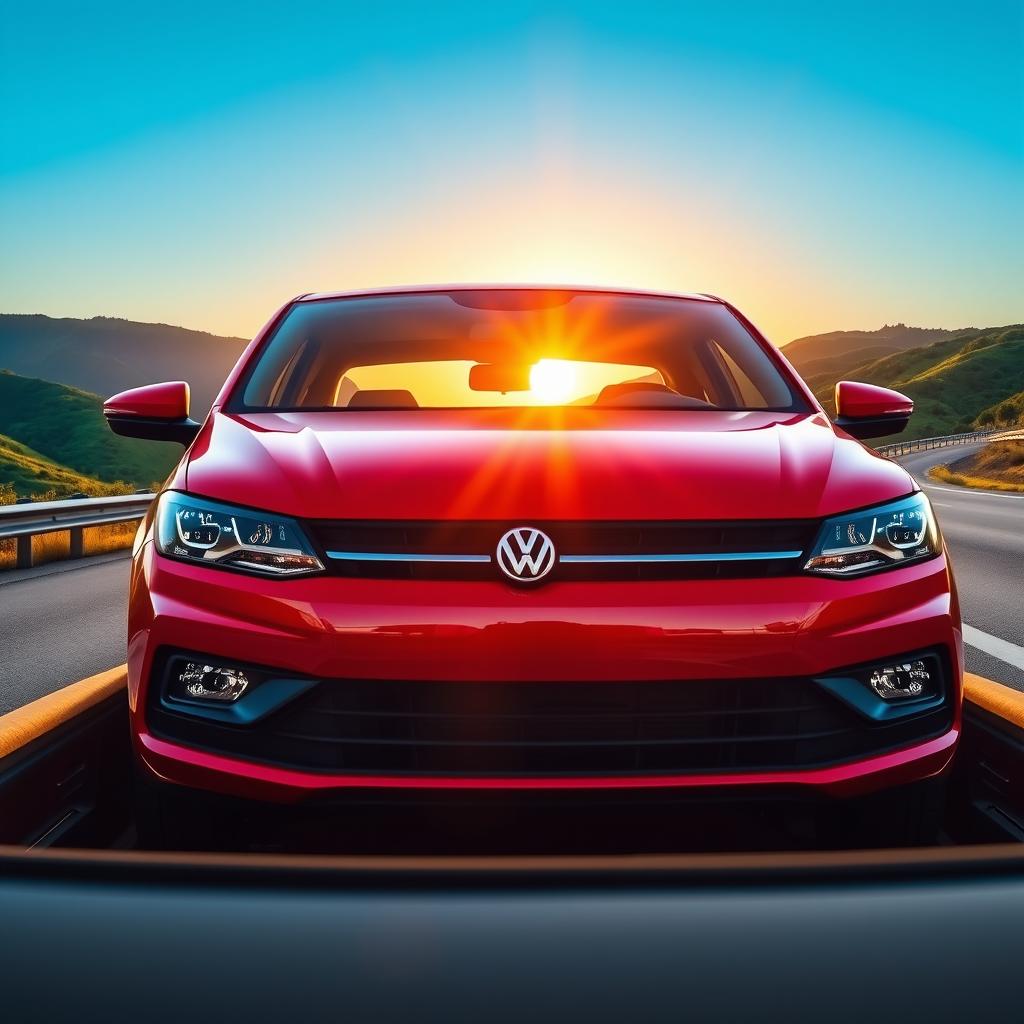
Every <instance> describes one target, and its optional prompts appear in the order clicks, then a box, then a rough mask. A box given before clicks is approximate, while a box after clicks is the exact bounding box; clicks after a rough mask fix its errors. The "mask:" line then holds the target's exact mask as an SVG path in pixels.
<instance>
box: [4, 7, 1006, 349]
mask: <svg viewBox="0 0 1024 1024" xmlns="http://www.w3.org/2000/svg"><path fill="white" fill-rule="evenodd" d="M214 8H215V9H214ZM823 12H827V13H823ZM965 15H966V16H965ZM0 34H2V44H0V45H2V52H0V111H2V113H0V117H2V118H3V131H2V141H0V148H2V152H0V218H2V220H0V229H2V235H3V246H2V250H0V252H2V255H0V260H2V266H0V271H2V272H0V311H3V312H33V313H34V312H39V313H47V314H50V315H54V316H93V315H96V314H104V315H111V316H121V317H127V318H129V319H134V320H145V321H162V322H167V323H174V324H183V325H185V326H188V327H196V328H201V329H204V330H210V331H214V332H217V333H224V334H239V335H243V336H248V335H251V334H252V333H253V332H254V331H255V330H256V329H257V328H258V327H259V325H260V324H261V323H262V321H263V320H264V319H265V318H266V317H267V316H268V315H269V314H270V313H271V312H272V311H273V309H274V308H275V307H276V306H277V305H279V304H280V303H281V302H282V301H284V300H285V299H287V298H289V297H290V296H292V295H294V294H297V293H300V292H308V291H316V290H324V289H335V288H357V287H362V286H376V285H390V284H399V283H420V282H437V281H524V282H526V281H530V282H533V281H535V282H547V281H554V282H563V283H573V282H587V283H595V284H622V285H630V286H638V287H651V288H659V289H669V290H674V291H710V292H716V293H719V294H722V295H725V296H727V297H729V298H731V299H732V300H734V301H735V302H736V303H738V304H739V305H740V306H741V308H743V309H744V310H745V311H746V312H748V313H749V315H750V316H751V317H752V319H754V320H755V321H756V322H757V323H758V324H759V325H760V326H761V327H762V328H764V329H765V330H766V332H767V333H768V334H769V336H770V337H771V338H772V339H773V340H775V341H776V342H779V343H782V342H785V341H788V340H790V339H791V338H793V337H796V336H798V335H802V334H809V333H816V332H819V331H825V330H832V329H842V328H874V327H878V326H880V325H881V324H883V323H885V322H894V321H904V322H907V323H913V324H919V325H923V326H943V327H960V326H987V325H997V324H1004V323H1010V322H1016V321H1020V320H1024V302H1022V301H1021V298H1022V296H1024V113H1022V111H1024V71H1022V61H1021V60H1020V54H1021V52H1022V47H1024V5H1022V4H1021V3H1020V2H1019V0H1011V2H1007V3H988V2H984V0H983V2H976V3H973V4H971V5H969V7H965V5H963V4H946V3H942V2H933V3H904V4H898V5H897V4H878V5H873V4H870V3H858V4H844V3H836V4H827V5H826V4H821V3H817V2H816V3H807V4H789V5H783V6H782V7H781V8H780V7H778V6H777V5H769V4H750V5H744V4H742V3H734V4H709V3H701V4H694V5H687V4H678V5H670V4H668V3H649V4H648V3H642V2H630V3H617V4H604V3H597V2H593V3H578V4H560V3H552V2H547V3H519V4H508V5H503V4H481V3H479V2H477V3H471V4H452V3H449V4H443V3H439V4H433V5H426V4H403V3H380V4H358V5H356V4H353V5H351V7H350V8H349V7H348V6H347V5H345V4H341V3H333V4H322V5H318V4H302V3H294V4H282V3H277V4H272V5H262V4H260V3H256V2H250V3H246V4H244V5H238V6H237V7H235V8H234V9H232V7H231V5H227V4H216V5H209V4H194V5H193V4H189V3H179V4H175V5H162V4H161V5H135V4H119V3H117V2H109V3H106V4H103V5H83V4H73V5H72V4H68V5H67V6H66V8H61V5H59V4H57V5H53V4H19V5H13V4H6V5H5V9H4V17H3V27H2V29H0Z"/></svg>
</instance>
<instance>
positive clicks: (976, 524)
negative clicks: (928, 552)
mask: <svg viewBox="0 0 1024 1024" xmlns="http://www.w3.org/2000/svg"><path fill="white" fill-rule="evenodd" d="M977 447H978V446H976V445H974V446H964V447H962V448H944V449H939V450H936V451H931V452H922V453H919V454H917V455H910V456H906V457H905V458H903V459H902V460H901V461H902V462H903V463H904V465H905V466H906V467H907V468H908V469H909V470H910V471H911V472H912V473H913V474H914V475H915V476H916V477H917V479H918V480H919V481H920V482H921V485H922V486H923V487H924V488H925V490H926V491H927V492H928V495H929V497H930V498H931V500H932V502H933V504H934V505H935V510H936V512H937V514H938V517H939V522H940V524H941V526H942V530H943V533H944V534H945V537H946V541H947V543H948V545H949V548H950V552H951V555H952V559H953V566H954V569H955V572H956V577H957V582H958V584H959V588H960V598H961V604H962V606H963V615H964V622H965V625H966V630H965V632H966V639H967V641H968V647H967V668H968V669H969V670H970V671H972V672H977V673H978V674H980V675H983V676H987V677H988V678H989V679H996V680H998V681H1000V682H1003V683H1006V684H1008V685H1009V686H1012V687H1014V688H1015V689H1017V690H1021V691H1024V494H1021V495H1011V494H998V493H994V492H988V491H974V490H968V489H966V488H960V487H952V486H950V485H947V484H938V483H933V482H931V481H930V480H928V478H927V476H926V470H927V469H928V467H930V466H932V465H935V464H936V463H939V462H946V461H949V460H951V459H953V458H959V457H961V456H963V455H966V454H968V453H970V452H971V451H973V450H975V449H976V448H977ZM127 589H128V557H127V554H124V555H101V556H98V557H95V558H89V559H82V560H81V561H77V562H59V563H53V564H51V565H45V566H40V567H39V568H37V569H28V570H16V571H10V572H5V573H2V574H0V713H3V712H4V711H10V710H11V709H13V708H15V707H19V706H20V705H22V704H25V703H27V702H28V701H30V700H34V699H35V698H36V697H40V696H42V695H43V694H45V693H49V692H51V691H53V690H55V689H57V688H58V687H61V686H64V685H66V684H67V683H71V682H74V681H76V680H77V679H81V678H83V677H84V676H87V675H91V674H92V673H94V672H100V671H102V670H103V669H106V668H111V667H113V666H114V665H118V664H120V663H121V662H123V661H124V648H125V624H124V623H125V606H126V597H127Z"/></svg>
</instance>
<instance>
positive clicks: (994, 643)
mask: <svg viewBox="0 0 1024 1024" xmlns="http://www.w3.org/2000/svg"><path fill="white" fill-rule="evenodd" d="M964 643H965V644H968V645H970V646H971V647H974V648H975V649H976V650H979V651H984V653H985V654H990V655H992V657H993V658H998V659H999V661H1002V662H1005V663H1006V664H1007V665H1013V667H1014V668H1019V669H1021V670H1022V671H1024V647H1018V646H1017V645H1016V644H1011V643H1010V641H1009V640H1003V639H1002V638H1001V637H998V636H992V635H991V634H990V633H983V632H982V631H981V630H980V629H975V628H974V627H973V626H968V625H967V624H966V623H964Z"/></svg>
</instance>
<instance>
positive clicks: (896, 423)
mask: <svg viewBox="0 0 1024 1024" xmlns="http://www.w3.org/2000/svg"><path fill="white" fill-rule="evenodd" d="M913 411H914V403H913V401H912V400H911V399H909V398H907V396H906V395H901V394H900V393H899V392H898V391H891V390H890V389H889V388H880V387H877V386H876V385H874V384H859V383H857V382H856V381H852V380H841V381H839V383H838V384H836V420H835V423H836V426H837V427H842V429H843V430H845V431H846V432H847V433H848V434H852V435H853V436H854V437H857V438H860V439H861V440H864V439H865V438H868V437H885V436H886V435H887V434H898V433H899V432H900V431H901V430H903V429H904V428H905V427H906V425H907V423H908V421H909V420H910V414H911V413H912V412H913Z"/></svg>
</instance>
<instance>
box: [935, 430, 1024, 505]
mask: <svg viewBox="0 0 1024 1024" xmlns="http://www.w3.org/2000/svg"><path fill="white" fill-rule="evenodd" d="M928 475H929V476H930V477H931V478H932V479H933V480H938V481H942V482H943V483H947V484H957V485H959V486H960V487H980V488H983V489H984V490H989V491H1012V492H1018V493H1024V441H993V442H991V443H990V444H987V445H986V446H985V447H984V448H982V449H981V451H979V452H976V453H975V454H973V455H968V456H966V457H965V458H962V459H957V460H956V462H952V463H950V464H949V465H948V466H933V467H932V468H931V470H929V472H928Z"/></svg>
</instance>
